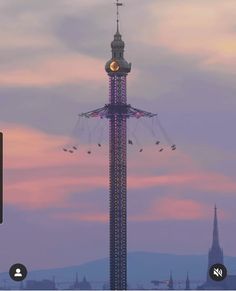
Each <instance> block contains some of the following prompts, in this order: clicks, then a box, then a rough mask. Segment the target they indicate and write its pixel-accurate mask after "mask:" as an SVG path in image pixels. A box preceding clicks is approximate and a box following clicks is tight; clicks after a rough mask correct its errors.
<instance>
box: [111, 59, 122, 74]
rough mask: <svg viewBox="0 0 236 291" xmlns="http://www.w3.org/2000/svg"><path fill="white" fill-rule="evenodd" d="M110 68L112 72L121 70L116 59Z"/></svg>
mask: <svg viewBox="0 0 236 291" xmlns="http://www.w3.org/2000/svg"><path fill="white" fill-rule="evenodd" d="M110 69H111V70H112V72H117V71H119V69H120V66H119V65H118V63H117V62H116V61H113V62H112V63H110Z"/></svg>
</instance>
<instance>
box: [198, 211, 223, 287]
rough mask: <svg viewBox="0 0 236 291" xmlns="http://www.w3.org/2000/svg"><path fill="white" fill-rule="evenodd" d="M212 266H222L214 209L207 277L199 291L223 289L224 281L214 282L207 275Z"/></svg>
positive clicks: (221, 251) (221, 253)
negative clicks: (201, 290)
mask: <svg viewBox="0 0 236 291" xmlns="http://www.w3.org/2000/svg"><path fill="white" fill-rule="evenodd" d="M214 264H224V255H223V249H222V248H221V247H220V241H219V230H218V218H217V208H216V206H215V208H214V221H213V237H212V245H211V248H210V250H209V252H208V266H207V275H206V282H205V283H204V284H203V285H202V286H199V289H224V288H225V282H224V281H214V280H212V279H211V277H210V275H209V269H210V267H211V266H212V265H214Z"/></svg>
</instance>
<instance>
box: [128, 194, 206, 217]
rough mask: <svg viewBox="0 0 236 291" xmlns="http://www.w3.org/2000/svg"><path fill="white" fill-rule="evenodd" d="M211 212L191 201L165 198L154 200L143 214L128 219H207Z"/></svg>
mask: <svg viewBox="0 0 236 291" xmlns="http://www.w3.org/2000/svg"><path fill="white" fill-rule="evenodd" d="M209 214H211V211H210V210H209V208H208V207H206V206H205V205H204V204H201V203H199V202H196V201H194V200H191V199H181V198H180V199H177V198H175V197H166V198H161V199H156V201H154V202H153V204H152V206H151V207H150V209H148V210H146V212H145V213H143V214H138V215H134V216H131V217H130V220H131V221H159V220H196V219H204V218H206V217H209Z"/></svg>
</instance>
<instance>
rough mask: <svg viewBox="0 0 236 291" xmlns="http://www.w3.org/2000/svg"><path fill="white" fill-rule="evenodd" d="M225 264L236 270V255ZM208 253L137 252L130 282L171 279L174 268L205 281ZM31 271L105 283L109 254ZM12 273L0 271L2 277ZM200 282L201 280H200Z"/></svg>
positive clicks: (179, 275) (180, 276) (176, 275)
mask: <svg viewBox="0 0 236 291" xmlns="http://www.w3.org/2000/svg"><path fill="white" fill-rule="evenodd" d="M225 265H226V267H227V269H228V273H229V274H236V257H225ZM206 268H207V256H206V255H174V254H159V253H148V252H134V253H129V254H128V282H129V284H130V285H132V286H137V284H140V285H142V284H144V285H145V286H149V287H150V286H151V285H150V281H152V280H167V279H168V278H169V274H170V271H172V274H173V279H174V280H175V281H184V280H185V278H186V273H187V272H189V277H190V281H198V282H203V281H204V280H205V278H206ZM28 271H29V275H28V277H27V279H34V280H42V279H51V278H52V277H53V276H55V278H56V281H58V282H64V284H65V285H68V284H70V282H73V281H74V280H75V274H76V272H78V275H79V279H82V278H83V276H86V278H87V279H88V280H89V281H91V282H92V284H93V286H100V288H101V286H102V285H103V282H106V281H107V280H108V277H109V275H108V258H106V259H101V260H96V261H92V262H89V263H86V264H82V265H78V266H71V267H65V268H57V269H49V270H37V271H30V270H28ZM3 279H6V280H7V281H8V279H9V276H8V274H7V273H1V274H0V280H1V281H2V280H3ZM196 284H197V283H196Z"/></svg>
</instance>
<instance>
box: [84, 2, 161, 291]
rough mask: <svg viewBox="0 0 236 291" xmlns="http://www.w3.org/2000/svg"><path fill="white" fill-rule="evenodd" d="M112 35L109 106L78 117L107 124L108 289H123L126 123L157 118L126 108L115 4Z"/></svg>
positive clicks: (124, 71)
mask: <svg viewBox="0 0 236 291" xmlns="http://www.w3.org/2000/svg"><path fill="white" fill-rule="evenodd" d="M116 1H117V2H116V6H117V19H116V22H117V23H116V33H115V35H114V39H113V41H112V43H111V49H112V56H111V59H109V61H108V62H107V63H106V65H105V70H106V72H107V74H108V77H109V102H108V104H105V106H104V107H102V108H98V109H95V110H92V111H89V112H86V113H81V114H80V115H79V116H80V117H85V118H92V117H95V118H107V119H108V120H109V154H110V156H109V181H110V189H109V196H110V203H109V208H110V289H111V290H125V289H126V288H127V119H128V118H132V117H133V118H138V119H139V118H144V117H147V118H151V117H154V116H156V115H157V114H153V113H151V112H147V111H144V110H141V109H137V108H134V107H132V106H131V105H130V104H127V94H126V78H127V75H128V73H129V72H130V71H131V64H130V63H128V62H127V61H126V60H125V58H124V48H125V43H124V41H123V40H122V36H121V34H120V30H119V7H120V6H122V3H120V2H119V0H116Z"/></svg>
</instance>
